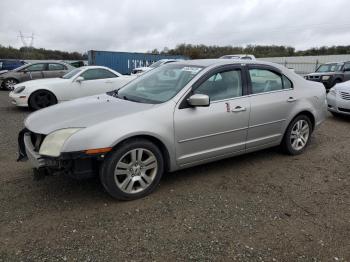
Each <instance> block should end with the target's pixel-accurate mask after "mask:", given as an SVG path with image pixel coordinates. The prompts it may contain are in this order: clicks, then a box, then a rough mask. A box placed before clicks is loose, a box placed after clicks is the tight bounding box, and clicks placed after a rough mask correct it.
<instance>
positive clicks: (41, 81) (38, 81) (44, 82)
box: [19, 78, 70, 87]
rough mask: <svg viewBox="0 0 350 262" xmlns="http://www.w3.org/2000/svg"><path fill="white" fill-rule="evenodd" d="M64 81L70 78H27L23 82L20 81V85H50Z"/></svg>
mask: <svg viewBox="0 0 350 262" xmlns="http://www.w3.org/2000/svg"><path fill="white" fill-rule="evenodd" d="M65 81H70V79H63V78H43V79H36V80H29V81H26V82H25V83H20V84H19V85H21V86H26V87H31V86H37V85H41V86H42V85H51V84H57V83H63V82H65Z"/></svg>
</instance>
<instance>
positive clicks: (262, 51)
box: [151, 44, 350, 59]
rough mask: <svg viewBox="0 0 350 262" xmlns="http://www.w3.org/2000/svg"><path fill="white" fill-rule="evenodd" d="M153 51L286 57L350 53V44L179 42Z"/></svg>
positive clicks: (197, 56) (194, 56)
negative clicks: (297, 45) (302, 47)
mask: <svg viewBox="0 0 350 262" xmlns="http://www.w3.org/2000/svg"><path fill="white" fill-rule="evenodd" d="M151 52H152V53H158V54H159V53H160V54H171V55H184V56H187V57H190V58H191V59H203V58H218V57H221V56H223V55H228V54H252V55H254V56H255V57H257V58H259V57H280V56H282V57H286V56H308V55H313V56H315V55H339V54H342V55H343V54H350V45H348V46H330V47H327V46H322V47H313V48H309V49H306V50H300V51H296V50H295V48H294V47H291V46H278V45H247V46H246V47H241V46H206V45H191V44H179V45H177V46H176V47H175V48H174V49H168V48H166V47H165V48H164V50H163V51H161V52H159V51H158V50H157V49H155V50H153V51H151Z"/></svg>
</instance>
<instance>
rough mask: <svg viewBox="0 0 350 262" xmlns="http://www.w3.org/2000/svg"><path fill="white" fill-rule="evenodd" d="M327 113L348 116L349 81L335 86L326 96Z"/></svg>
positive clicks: (349, 107)
mask: <svg viewBox="0 0 350 262" xmlns="http://www.w3.org/2000/svg"><path fill="white" fill-rule="evenodd" d="M327 103H328V111H330V112H331V113H332V114H333V115H334V116H338V115H350V81H346V82H343V83H339V84H336V85H335V86H334V87H332V88H331V89H330V90H329V93H328V95H327Z"/></svg>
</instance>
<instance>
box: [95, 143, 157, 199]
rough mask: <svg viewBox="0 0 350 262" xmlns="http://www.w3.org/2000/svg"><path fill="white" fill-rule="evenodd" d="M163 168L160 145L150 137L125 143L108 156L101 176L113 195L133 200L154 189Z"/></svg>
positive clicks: (107, 189)
mask: <svg viewBox="0 0 350 262" xmlns="http://www.w3.org/2000/svg"><path fill="white" fill-rule="evenodd" d="M163 171H164V160H163V156H162V153H161V151H160V150H159V148H158V147H157V146H155V145H154V144H153V143H152V142H150V141H148V140H145V139H135V140H129V141H126V142H124V143H122V144H121V145H120V146H118V149H117V150H115V151H114V152H112V153H111V154H110V155H109V156H108V157H107V158H106V159H105V161H104V162H103V164H102V166H101V170H100V179H101V182H102V185H103V186H104V188H105V189H106V191H107V192H108V193H109V194H110V195H111V196H112V197H114V198H116V199H119V200H133V199H137V198H141V197H144V196H146V195H148V194H150V193H151V192H153V191H154V189H155V188H156V187H157V185H158V184H159V181H160V179H161V177H162V174H163Z"/></svg>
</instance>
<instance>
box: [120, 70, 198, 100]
mask: <svg viewBox="0 0 350 262" xmlns="http://www.w3.org/2000/svg"><path fill="white" fill-rule="evenodd" d="M202 69H203V67H199V66H187V65H179V64H168V65H165V66H162V67H159V68H157V69H154V70H152V71H150V72H148V73H147V74H144V75H142V76H140V77H139V78H138V79H136V80H134V81H132V82H130V83H129V84H127V85H126V86H124V87H123V88H122V89H120V90H119V91H118V94H117V97H119V98H121V99H125V100H131V101H134V102H139V103H148V104H159V103H163V102H166V101H168V100H169V99H171V98H172V97H174V96H175V95H176V94H177V93H178V92H179V91H180V90H181V89H182V88H184V87H185V85H187V84H188V82H190V81H191V80H192V79H193V78H194V77H195V76H196V75H197V74H198V73H199V72H200V71H201V70H202Z"/></svg>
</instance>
